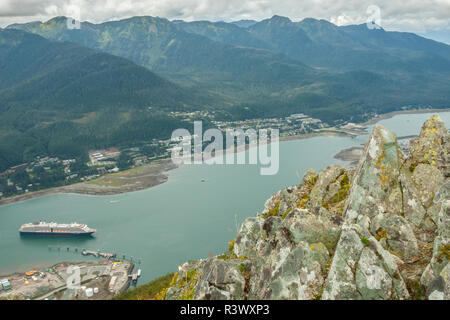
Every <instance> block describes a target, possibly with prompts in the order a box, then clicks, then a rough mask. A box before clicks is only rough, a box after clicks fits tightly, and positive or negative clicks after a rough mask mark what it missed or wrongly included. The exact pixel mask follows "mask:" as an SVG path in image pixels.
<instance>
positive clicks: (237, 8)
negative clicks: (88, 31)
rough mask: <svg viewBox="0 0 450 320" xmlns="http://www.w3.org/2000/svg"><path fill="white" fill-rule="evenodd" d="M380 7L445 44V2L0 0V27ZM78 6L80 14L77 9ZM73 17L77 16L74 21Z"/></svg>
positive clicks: (333, 14)
mask: <svg viewBox="0 0 450 320" xmlns="http://www.w3.org/2000/svg"><path fill="white" fill-rule="evenodd" d="M369 6H376V7H378V8H379V9H380V18H381V20H379V21H380V24H381V26H382V27H383V28H385V29H387V30H399V31H409V32H415V33H419V34H425V35H428V36H430V37H432V38H440V37H441V38H443V39H440V40H444V41H446V42H450V0H367V1H366V0H0V27H4V26H6V25H8V24H10V23H14V22H28V21H36V20H40V21H45V20H48V19H50V18H52V17H54V16H58V15H65V16H72V17H75V15H77V12H79V15H80V19H81V20H82V21H85V20H88V21H91V22H103V21H108V20H116V19H121V18H127V17H131V16H136V15H151V16H160V17H166V18H168V19H170V20H172V19H183V20H188V21H191V20H211V21H220V20H223V21H234V20H240V19H254V20H262V19H265V18H268V17H271V16H273V15H275V14H277V15H282V16H287V17H289V18H291V19H292V20H293V21H299V20H302V19H303V18H306V17H313V18H320V19H327V20H329V21H331V22H333V23H335V24H338V25H346V24H355V23H364V22H366V21H367V18H368V17H369V16H370V15H373V14H376V13H374V11H371V12H369V13H368V12H367V9H368V8H369ZM77 8H79V10H78V9H77ZM75 18H76V17H75Z"/></svg>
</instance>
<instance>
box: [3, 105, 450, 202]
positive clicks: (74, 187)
mask: <svg viewBox="0 0 450 320" xmlns="http://www.w3.org/2000/svg"><path fill="white" fill-rule="evenodd" d="M449 111H450V108H443V109H435V108H434V109H420V110H399V111H393V112H389V113H385V114H381V115H378V116H377V117H375V118H373V119H370V120H368V121H366V122H363V123H357V124H358V125H361V126H369V125H372V124H375V123H377V122H379V121H382V120H386V119H390V118H392V117H394V116H396V115H401V114H421V113H433V112H437V113H441V112H449ZM357 135H360V134H358V133H355V132H347V131H345V130H342V131H332V130H330V131H329V132H326V131H321V132H313V133H306V134H300V135H294V136H288V137H280V138H279V141H280V142H284V141H294V140H303V139H311V138H315V137H321V136H325V137H351V136H357ZM248 148H249V146H248V145H246V147H245V150H248ZM226 151H227V150H220V151H219V152H220V153H223V152H226ZM242 151H244V150H236V149H235V153H236V152H242ZM343 151H345V150H342V151H341V152H343ZM352 151H353V150H352ZM341 152H340V153H341ZM341 155H343V154H341ZM336 156H337V155H335V158H336ZM336 159H339V158H336ZM340 160H343V161H352V160H353V159H352V160H344V159H340ZM179 167H180V166H178V165H175V164H174V163H173V162H172V160H171V159H170V158H169V159H162V160H157V161H155V162H151V163H149V164H146V165H144V166H140V167H135V168H132V169H128V170H125V171H122V172H119V173H114V174H107V175H105V176H103V177H100V178H98V179H95V180H92V181H89V182H79V183H75V184H71V185H67V186H61V187H53V188H49V189H44V190H39V191H33V192H30V193H26V194H21V195H16V196H13V197H9V198H5V199H1V200H0V207H1V206H6V205H10V204H14V203H18V202H23V201H27V200H32V199H35V198H41V197H45V196H49V195H54V194H74V195H84V196H112V195H119V194H125V193H129V192H135V191H141V190H146V189H150V188H152V187H155V186H158V185H160V184H163V183H165V182H167V181H168V179H169V177H168V176H167V175H166V173H167V172H168V171H171V170H173V169H176V168H179ZM146 168H147V169H150V171H151V173H144V174H143V175H135V176H133V175H132V174H131V178H130V179H133V178H134V179H135V180H140V181H137V182H136V183H134V184H133V185H129V184H125V185H122V186H105V185H101V184H98V182H100V181H102V180H108V179H110V178H112V177H114V176H124V175H125V176H126V175H128V174H130V173H131V172H132V171H133V170H134V171H140V169H143V170H144V171H145V169H146ZM152 169H155V170H152ZM142 180H145V182H143V181H142Z"/></svg>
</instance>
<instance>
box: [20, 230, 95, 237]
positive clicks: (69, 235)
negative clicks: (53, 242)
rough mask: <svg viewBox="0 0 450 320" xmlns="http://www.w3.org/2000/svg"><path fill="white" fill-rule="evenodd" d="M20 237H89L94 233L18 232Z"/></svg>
mask: <svg viewBox="0 0 450 320" xmlns="http://www.w3.org/2000/svg"><path fill="white" fill-rule="evenodd" d="M19 232H20V235H21V236H46V237H90V236H92V234H94V232H86V233H72V232H28V231H19Z"/></svg>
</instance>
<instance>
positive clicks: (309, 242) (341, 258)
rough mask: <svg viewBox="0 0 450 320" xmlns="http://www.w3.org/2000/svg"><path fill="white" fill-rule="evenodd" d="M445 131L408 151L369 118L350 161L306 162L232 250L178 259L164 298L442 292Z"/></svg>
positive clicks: (447, 213) (449, 286)
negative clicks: (367, 132) (314, 166)
mask: <svg viewBox="0 0 450 320" xmlns="http://www.w3.org/2000/svg"><path fill="white" fill-rule="evenodd" d="M448 147H449V134H448V130H447V128H445V126H444V124H443V122H442V121H441V120H440V119H439V117H437V116H433V117H431V118H430V119H429V120H427V122H426V123H425V124H424V125H423V127H422V131H421V133H420V136H419V137H418V138H416V139H414V140H413V141H412V142H411V144H410V154H409V156H408V157H406V156H405V155H404V154H403V153H402V152H401V150H399V147H398V144H397V138H396V136H395V134H394V133H393V132H391V131H389V130H387V129H386V128H384V127H382V126H379V125H377V126H375V127H374V129H373V132H372V135H371V136H370V138H369V140H368V142H367V144H366V146H365V148H364V151H363V154H362V156H361V159H360V161H359V164H358V166H357V168H356V169H354V170H347V169H346V168H344V167H341V166H330V167H328V168H326V169H324V170H323V171H322V172H320V173H316V172H314V170H309V171H308V172H306V174H305V176H304V177H303V179H302V181H301V182H300V183H299V184H298V185H295V186H292V187H288V188H286V189H284V190H281V191H279V192H277V193H276V194H274V195H273V196H272V197H271V198H270V199H269V200H267V202H266V204H265V207H264V210H263V212H262V213H261V214H260V215H258V216H257V217H251V218H248V219H247V220H245V221H244V223H243V224H242V226H241V229H240V231H239V233H238V235H237V237H236V239H234V240H233V241H231V242H230V250H229V252H227V253H224V254H223V255H221V256H217V257H211V258H208V259H205V260H198V261H191V262H189V263H186V264H184V265H183V266H180V271H179V272H178V273H177V274H176V275H175V277H174V279H173V281H172V284H171V285H170V286H169V288H167V289H166V290H165V291H164V292H163V293H162V294H161V296H162V297H164V298H166V299H190V298H193V299H449V297H450V265H449V264H448V261H449V256H450V203H449V197H448V195H449V188H450V181H449V167H448V164H449V163H448V160H449V159H448V152H447V150H448Z"/></svg>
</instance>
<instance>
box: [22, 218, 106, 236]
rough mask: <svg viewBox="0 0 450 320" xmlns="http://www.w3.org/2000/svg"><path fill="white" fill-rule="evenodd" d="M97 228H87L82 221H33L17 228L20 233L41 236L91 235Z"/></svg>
mask: <svg viewBox="0 0 450 320" xmlns="http://www.w3.org/2000/svg"><path fill="white" fill-rule="evenodd" d="M96 231H97V230H95V229H92V228H89V227H88V226H87V225H85V224H82V223H76V222H73V223H69V224H62V223H56V222H44V221H40V222H33V223H25V224H23V225H22V226H21V227H20V228H19V233H20V234H21V235H41V236H44V235H45V236H66V237H67V236H69V237H73V236H91V235H92V234H93V233H95V232H96Z"/></svg>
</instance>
